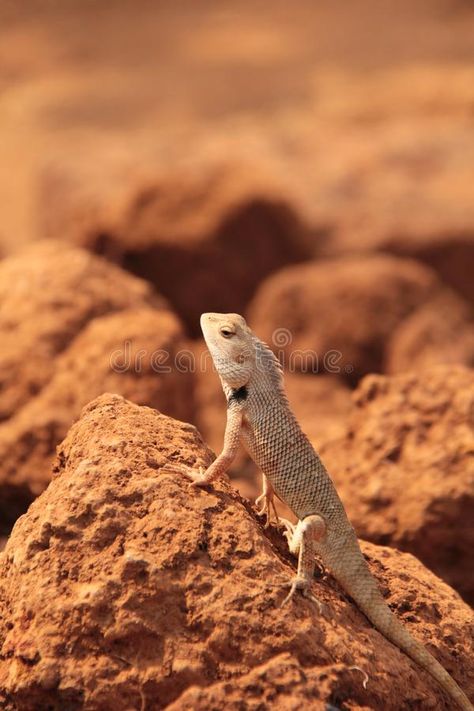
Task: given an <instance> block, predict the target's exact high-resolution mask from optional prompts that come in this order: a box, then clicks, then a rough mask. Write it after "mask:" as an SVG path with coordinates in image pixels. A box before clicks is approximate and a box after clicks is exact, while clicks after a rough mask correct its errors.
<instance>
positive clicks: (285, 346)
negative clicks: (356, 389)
mask: <svg viewBox="0 0 474 711" xmlns="http://www.w3.org/2000/svg"><path fill="white" fill-rule="evenodd" d="M438 301H442V302H443V304H444V305H445V306H446V309H447V310H448V314H447V316H448V317H449V318H450V316H451V310H453V311H454V313H457V312H459V310H461V309H462V308H465V310H466V312H467V311H468V309H467V307H465V305H464V304H463V302H462V300H461V299H460V297H457V296H455V295H454V294H453V293H452V292H451V291H450V289H448V288H447V287H445V286H444V285H443V284H442V283H441V282H440V281H439V279H438V278H437V276H436V274H435V273H434V272H433V271H432V270H430V269H428V268H427V267H425V266H424V265H422V264H420V263H417V262H415V261H413V260H408V259H401V258H397V257H393V256H389V255H367V256H364V257H358V258H356V257H353V258H341V259H333V260H319V261H317V262H310V263H307V264H303V265H296V266H293V267H288V268H286V269H284V270H281V271H279V272H277V273H276V274H274V275H272V276H270V277H269V278H268V279H267V280H266V281H265V282H264V283H263V284H262V286H261V287H260V289H259V290H258V292H257V294H256V296H255V298H254V299H253V301H252V303H251V305H250V307H249V320H250V323H251V326H252V328H253V329H254V330H255V332H256V333H258V334H259V336H260V337H261V338H263V340H265V341H267V342H268V344H269V345H270V346H271V347H272V348H273V349H274V350H275V351H276V352H277V353H278V354H279V355H280V356H281V358H282V360H283V361H284V363H285V365H286V367H288V368H289V370H290V371H292V372H294V371H295V370H296V371H298V370H302V371H309V372H318V373H324V372H326V373H338V374H340V375H341V376H342V377H345V378H347V379H348V380H349V381H350V382H356V381H357V380H358V378H360V377H361V376H362V375H365V374H367V373H369V372H373V371H379V372H380V371H383V370H384V369H385V362H386V358H387V348H388V342H389V339H390V337H391V335H392V333H393V331H394V330H395V329H396V328H397V326H399V325H400V324H402V323H403V322H404V320H405V319H406V318H407V317H409V316H410V315H411V314H413V313H414V312H416V311H417V310H418V309H420V308H422V307H424V306H426V305H427V304H429V303H431V302H435V303H437V302H438ZM433 308H434V306H433ZM466 320H467V316H466ZM445 330H446V327H445V326H444V325H443V324H442V323H441V324H440V332H441V333H442V334H444V333H445ZM435 333H436V330H435ZM438 340H441V339H438ZM445 348H446V349H448V348H449V349H450V348H451V346H450V344H449V343H446V344H445ZM435 356H436V354H433V357H435ZM444 358H445V356H444V350H443V348H441V349H440V350H439V353H438V362H439V361H442V360H443V359H444ZM446 358H448V356H446Z"/></svg>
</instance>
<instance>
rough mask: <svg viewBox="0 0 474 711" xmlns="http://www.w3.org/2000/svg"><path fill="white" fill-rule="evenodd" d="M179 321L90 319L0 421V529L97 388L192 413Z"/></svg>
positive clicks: (46, 475) (136, 313)
mask: <svg viewBox="0 0 474 711" xmlns="http://www.w3.org/2000/svg"><path fill="white" fill-rule="evenodd" d="M183 347H184V340H183V332H182V326H181V324H180V323H179V321H178V319H177V318H176V317H175V316H174V315H173V314H171V313H170V312H169V311H164V310H161V311H158V310H154V309H151V308H147V307H142V308H141V309H129V310H125V311H122V312H120V313H115V314H109V315H107V316H102V317H99V318H95V319H93V320H92V321H91V322H89V323H88V324H87V326H85V328H84V329H83V330H82V331H81V333H80V334H79V335H78V336H77V337H76V338H75V339H74V340H73V342H72V343H71V345H70V346H69V348H67V349H66V350H65V352H64V353H62V354H61V355H60V356H58V357H57V358H56V361H55V373H54V375H53V376H52V378H51V380H50V381H49V382H48V383H47V384H46V385H45V386H44V387H43V389H42V391H41V392H40V393H39V394H38V395H37V396H33V397H32V398H31V399H30V400H29V401H28V403H26V404H25V405H24V407H23V408H22V409H21V410H20V411H19V412H18V414H17V415H14V416H13V417H11V418H10V420H8V421H6V422H4V423H3V424H1V425H0V530H1V531H8V530H9V528H10V527H11V525H12V524H13V522H14V521H15V520H16V518H17V517H18V516H19V515H20V514H21V513H23V512H24V511H25V510H26V508H27V506H28V504H29V503H30V502H31V501H32V499H33V498H34V497H35V496H37V495H38V494H39V493H40V492H41V491H42V490H43V489H44V488H45V487H46V485H47V484H48V482H49V480H50V477H51V463H52V460H53V458H54V456H55V453H56V446H57V445H58V444H59V443H60V442H61V441H62V439H64V437H65V436H66V434H67V431H68V429H69V427H70V426H71V424H72V423H73V421H74V420H75V419H76V418H77V417H78V416H79V414H80V411H81V409H82V407H83V406H84V405H85V404H86V403H88V402H89V401H90V400H92V399H93V398H95V397H98V396H99V395H101V394H102V393H103V392H106V391H108V392H115V393H118V394H119V395H123V396H124V397H127V398H129V399H131V400H133V401H134V402H137V403H139V404H143V405H150V406H152V407H157V408H160V409H161V410H163V411H164V412H166V413H169V414H171V415H173V416H175V417H177V418H180V419H185V420H190V419H192V418H193V376H192V373H190V372H188V373H186V372H180V371H179V370H178V368H177V362H176V356H177V354H178V353H179V352H180V351H181V350H182V349H183Z"/></svg>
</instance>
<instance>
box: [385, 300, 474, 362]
mask: <svg viewBox="0 0 474 711" xmlns="http://www.w3.org/2000/svg"><path fill="white" fill-rule="evenodd" d="M440 363H459V364H462V365H466V366H468V367H473V366H474V321H473V318H472V310H471V309H470V308H469V307H468V305H467V304H466V303H465V302H463V301H461V300H460V299H459V298H458V297H456V296H454V295H452V294H449V295H446V294H444V295H442V296H441V297H440V298H438V299H435V300H434V301H433V302H431V303H429V304H427V305H426V306H423V307H421V308H420V309H418V310H417V311H415V312H414V313H413V314H412V315H411V316H408V317H407V318H406V319H405V320H404V321H402V323H401V324H400V326H398V328H396V329H395V331H394V333H393V335H392V337H391V339H390V342H389V344H388V345H387V356H386V364H385V365H386V370H387V371H388V372H389V373H400V372H404V371H408V370H423V369H426V368H429V367H431V366H433V365H438V364H440Z"/></svg>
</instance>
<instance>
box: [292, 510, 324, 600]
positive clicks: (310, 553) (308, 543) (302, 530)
mask: <svg viewBox="0 0 474 711" xmlns="http://www.w3.org/2000/svg"><path fill="white" fill-rule="evenodd" d="M325 532H326V524H325V523H324V520H323V519H322V518H321V516H317V515H313V516H307V517H306V518H304V519H303V520H302V521H298V524H297V525H296V527H295V528H294V529H293V530H291V529H287V533H286V536H287V539H288V547H289V549H290V551H291V552H292V553H297V554H298V572H297V574H296V576H295V577H294V578H293V580H292V581H291V583H290V592H289V593H288V595H287V596H286V598H285V599H284V600H283V603H282V604H283V605H285V604H286V603H287V602H289V601H290V600H291V599H292V597H293V596H294V594H295V592H296V591H297V590H301V592H302V594H303V595H304V596H305V597H308V598H310V599H311V600H313V602H316V603H317V605H318V606H319V608H320V611H321V609H322V608H321V603H320V602H319V600H317V599H316V598H315V597H314V596H313V595H312V594H311V592H310V589H311V582H312V580H313V575H314V569H315V567H316V552H315V545H314V544H315V543H316V542H317V541H319V540H320V539H321V538H322V537H323V536H324V534H325Z"/></svg>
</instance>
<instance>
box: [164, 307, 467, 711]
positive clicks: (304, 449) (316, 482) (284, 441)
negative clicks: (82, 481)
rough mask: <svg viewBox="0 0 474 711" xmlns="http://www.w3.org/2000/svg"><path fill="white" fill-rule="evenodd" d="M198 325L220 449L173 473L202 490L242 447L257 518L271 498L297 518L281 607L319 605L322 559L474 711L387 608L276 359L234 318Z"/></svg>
mask: <svg viewBox="0 0 474 711" xmlns="http://www.w3.org/2000/svg"><path fill="white" fill-rule="evenodd" d="M200 322H201V329H202V332H203V335H204V340H205V342H206V345H207V347H208V349H209V351H210V353H211V356H212V360H213V362H214V366H215V369H216V370H217V373H218V375H219V377H220V380H221V384H222V387H223V390H224V394H225V396H226V399H227V421H226V429H225V435H224V445H223V449H222V452H221V453H220V454H219V455H218V456H217V457H216V459H215V460H214V461H213V462H212V463H211V464H210V466H209V467H208V468H207V469H206V470H203V468H199V469H193V468H192V467H188V466H185V465H176V466H174V467H172V468H174V469H175V470H179V471H180V472H182V473H184V474H185V475H186V476H187V477H188V478H189V479H191V480H192V482H193V484H194V485H195V486H198V487H200V486H206V485H208V484H209V483H211V482H212V481H213V480H214V479H215V478H216V477H219V476H221V475H223V474H225V472H226V471H227V469H228V468H229V466H230V465H231V463H232V461H233V460H234V457H235V455H236V452H237V449H238V447H239V445H240V443H241V441H242V442H243V444H244V446H245V447H246V449H247V450H248V452H249V454H250V456H251V457H252V459H253V460H254V461H255V463H256V464H257V466H258V467H259V468H260V469H261V471H262V473H263V482H264V488H263V493H262V495H261V496H260V497H259V498H258V499H257V504H258V502H262V503H263V507H262V510H261V511H259V514H262V513H266V515H267V524H268V521H269V520H270V515H271V509H272V508H273V511H274V513H275V514H276V509H275V506H274V496H275V494H276V496H277V497H278V498H279V499H280V500H281V501H283V502H284V503H285V504H286V505H287V506H288V508H289V509H290V510H291V511H292V512H293V514H294V515H295V516H296V518H297V519H298V523H297V524H296V525H293V524H292V523H290V522H289V521H287V520H286V519H280V521H281V523H282V525H283V526H284V527H285V529H286V531H285V534H284V535H286V538H287V540H288V545H289V549H290V551H291V552H292V553H293V554H295V555H297V556H298V567H297V573H296V576H294V577H293V579H292V580H290V581H289V582H288V585H289V588H290V589H289V593H288V595H287V596H286V598H285V600H284V603H288V602H289V601H290V600H291V599H292V598H293V597H294V595H295V593H296V592H297V591H300V593H301V594H303V595H305V596H307V597H309V598H310V599H312V600H315V601H316V602H318V601H317V599H316V598H315V597H314V596H313V595H312V592H311V585H312V580H313V576H314V570H315V566H316V562H317V560H318V559H319V560H321V561H322V563H323V565H324V566H325V567H326V568H327V569H328V570H329V572H330V573H331V574H332V575H333V577H334V578H335V579H336V580H337V582H338V583H339V585H340V586H341V587H342V588H343V590H344V591H345V592H346V593H348V594H349V595H350V597H351V598H352V599H353V600H354V602H355V603H356V605H357V606H358V607H359V609H360V610H361V611H362V612H363V613H364V614H365V616H366V617H367V618H368V619H369V621H370V622H371V623H372V624H373V625H374V627H375V628H376V629H378V630H379V632H381V633H382V634H383V635H384V636H385V638H386V639H388V640H389V641H390V642H392V643H393V644H394V645H396V646H397V647H398V648H399V649H401V650H402V651H403V652H405V654H407V655H408V656H409V657H410V658H411V659H412V660H413V661H414V662H416V663H417V664H418V665H419V666H420V667H422V668H423V669H425V670H426V671H427V672H429V674H431V676H432V677H433V678H434V679H435V680H436V681H437V682H438V684H439V685H440V686H441V687H442V689H443V690H444V691H445V692H446V693H447V694H448V696H449V697H450V698H451V699H452V700H453V701H455V702H456V704H457V705H458V707H459V708H460V709H463V710H464V711H473V709H474V707H473V706H472V705H471V703H470V701H469V699H468V698H467V696H466V694H465V693H464V692H463V691H462V689H461V688H460V687H459V686H458V684H457V683H456V682H455V681H454V679H453V678H452V677H451V676H450V674H449V673H448V672H447V671H446V670H445V669H444V667H443V666H442V665H441V664H440V663H439V662H438V661H437V660H436V659H435V657H434V656H432V655H431V654H430V653H429V652H428V651H427V650H426V648H425V647H424V646H423V645H422V644H421V643H420V642H418V641H417V640H416V639H415V638H414V637H412V636H411V634H410V633H409V632H408V630H407V629H406V628H405V626H404V625H403V624H402V622H400V620H399V619H398V618H397V617H396V615H395V614H394V613H393V612H392V611H391V610H390V608H389V607H388V605H387V603H386V602H385V600H384V598H383V595H382V593H381V592H380V590H379V588H378V584H377V581H376V580H375V578H374V577H373V576H372V574H371V572H370V570H369V567H368V565H367V563H366V560H365V558H364V556H363V554H362V551H361V549H360V546H359V542H358V539H357V536H356V533H355V531H354V528H353V527H352V525H351V523H350V521H349V519H348V517H347V514H346V511H345V509H344V506H343V503H342V501H341V499H340V497H339V495H338V493H337V491H336V488H335V486H334V484H333V482H332V479H331V478H330V476H329V474H328V472H327V470H326V468H325V466H324V464H323V462H322V461H321V459H320V457H319V455H318V454H317V452H316V450H315V449H314V448H313V445H312V444H311V442H310V441H309V439H308V438H307V436H306V435H305V434H304V433H303V431H302V429H301V427H300V425H299V423H298V421H297V419H296V417H295V415H294V414H293V412H292V410H291V408H290V405H289V402H288V398H287V396H286V393H285V389H284V382H283V369H282V366H281V364H280V362H279V360H278V358H277V357H276V356H275V354H274V353H273V351H272V350H271V349H270V348H269V347H268V346H267V345H266V344H265V343H264V342H263V341H261V340H260V339H259V338H258V337H257V336H256V335H255V334H254V333H253V332H252V331H251V329H250V328H249V327H248V326H247V323H246V321H245V319H244V318H243V317H242V316H240V315H239V314H219V313H204V314H202V316H201V321H200ZM277 522H278V516H277Z"/></svg>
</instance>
